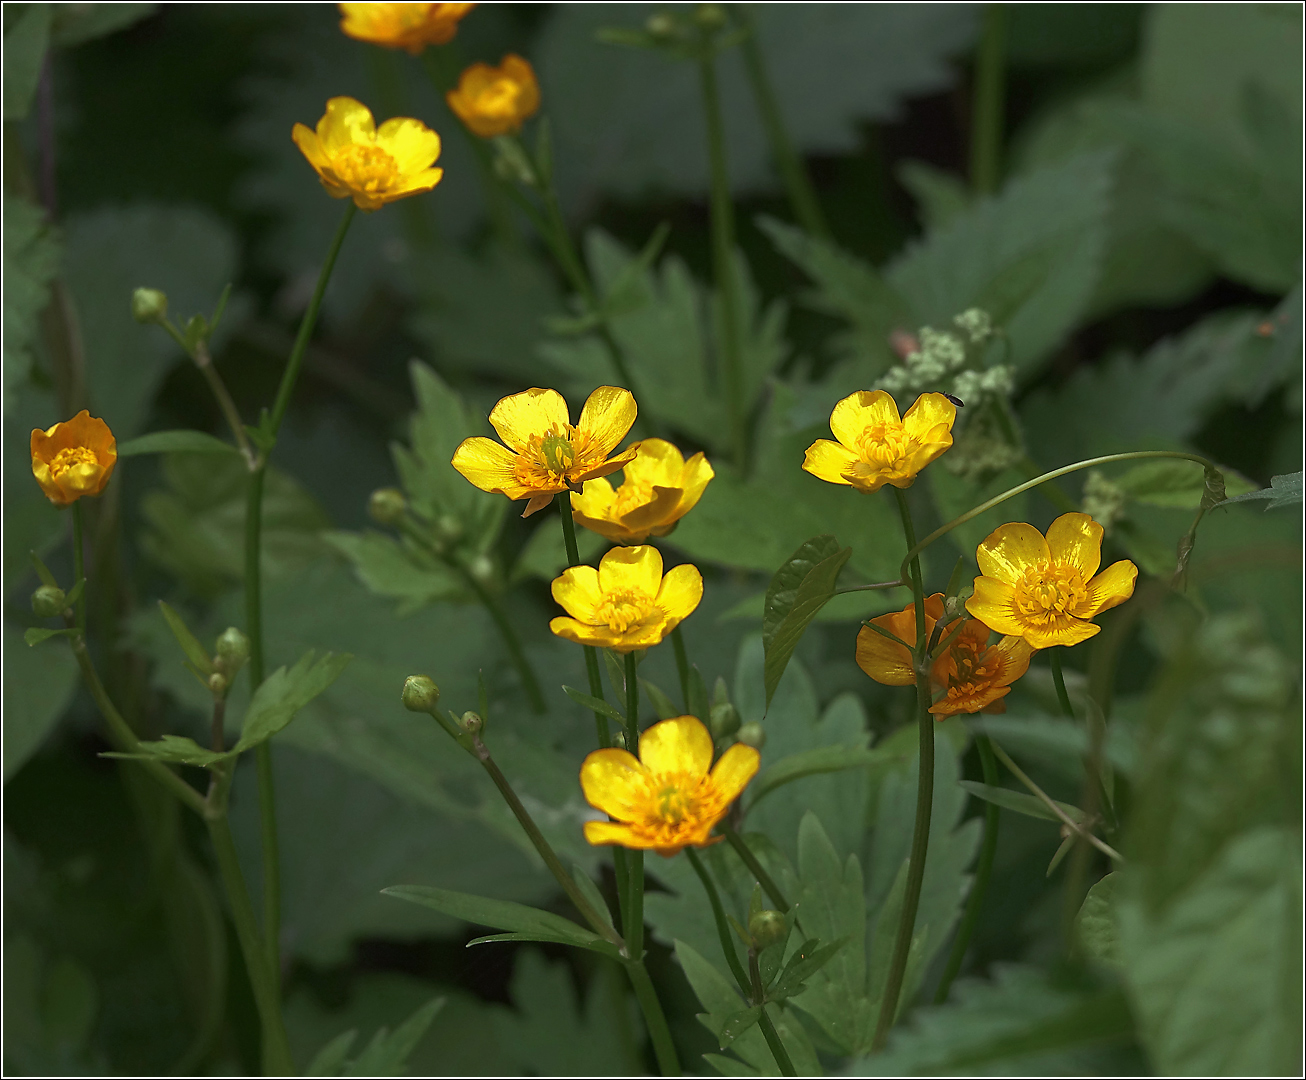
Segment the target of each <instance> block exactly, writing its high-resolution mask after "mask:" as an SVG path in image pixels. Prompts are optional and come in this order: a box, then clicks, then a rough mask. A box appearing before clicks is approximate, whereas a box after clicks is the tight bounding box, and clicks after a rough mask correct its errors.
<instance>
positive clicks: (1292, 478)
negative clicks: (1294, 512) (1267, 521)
mask: <svg viewBox="0 0 1306 1080" xmlns="http://www.w3.org/2000/svg"><path fill="white" fill-rule="evenodd" d="M1259 499H1264V500H1266V507H1265V509H1266V510H1277V509H1278V508H1279V507H1281V506H1296V505H1297V504H1298V503H1300V502H1301V501H1302V474H1301V473H1299V472H1295V473H1285V474H1283V475H1281V476H1271V477H1270V486H1269V487H1267V488H1261V489H1260V490H1259V491H1248V492H1245V493H1242V494H1239V495H1236V496H1234V497H1233V498H1231V499H1225V500H1224V501H1225V503H1237V502H1252V501H1253V500H1259Z"/></svg>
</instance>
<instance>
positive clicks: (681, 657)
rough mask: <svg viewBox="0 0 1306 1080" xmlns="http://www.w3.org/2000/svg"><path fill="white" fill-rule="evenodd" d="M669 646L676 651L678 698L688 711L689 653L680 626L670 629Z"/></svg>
mask: <svg viewBox="0 0 1306 1080" xmlns="http://www.w3.org/2000/svg"><path fill="white" fill-rule="evenodd" d="M671 647H672V648H673V649H675V651H676V674H677V675H678V676H679V678H680V700H681V701H682V702H684V706H685V712H689V655H688V654H687V653H686V652H685V639H684V638H683V637H682V636H681V634H680V626H679V624H677V625H676V628H675V629H674V630H672V631H671Z"/></svg>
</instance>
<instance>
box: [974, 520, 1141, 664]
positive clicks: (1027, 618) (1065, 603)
mask: <svg viewBox="0 0 1306 1080" xmlns="http://www.w3.org/2000/svg"><path fill="white" fill-rule="evenodd" d="M975 558H976V560H977V561H978V562H979V568H980V573H981V574H982V575H983V576H982V577H977V578H976V579H975V593H974V595H973V596H971V598H970V599H969V600H967V601H966V610H967V611H969V612H970V613H971V614H972V615H973V616H975V618H977V619H979V620H981V621H982V622H984V623H985V624H986V625H988V626H990V627H992V629H994V630H996V631H997V632H998V633H999V634H1014V635H1018V636H1020V637H1023V638H1024V639H1025V640H1026V641H1027V642H1029V644H1030V645H1032V646H1033V647H1034V648H1036V649H1046V648H1049V647H1050V646H1053V645H1077V644H1079V642H1081V641H1087V640H1088V639H1089V638H1091V637H1092V636H1093V635H1094V634H1096V633H1097V632H1098V631H1099V630H1100V629H1101V627H1099V626H1098V625H1096V624H1095V623H1093V622H1092V621H1090V620H1092V619H1093V618H1094V617H1095V616H1097V615H1099V614H1100V613H1101V612H1103V611H1106V610H1107V609H1109V608H1113V607H1115V606H1116V605H1117V604H1123V603H1124V602H1125V601H1126V600H1128V599H1129V598H1130V597H1131V596H1132V595H1133V594H1134V582H1135V581H1136V580H1137V578H1138V567H1137V566H1135V565H1134V564H1133V563H1132V562H1130V561H1129V560H1128V559H1121V560H1120V561H1119V562H1117V563H1113V564H1112V565H1111V566H1109V567H1107V568H1106V569H1105V570H1103V571H1102V573H1100V574H1098V573H1097V568H1098V567H1099V566H1100V565H1101V564H1102V526H1101V525H1099V524H1098V523H1097V522H1096V521H1094V520H1093V519H1092V518H1091V517H1089V516H1088V515H1087V514H1062V515H1061V516H1060V517H1059V518H1057V519H1056V521H1054V522H1053V523H1052V524H1051V526H1049V527H1048V534H1047V539H1044V538H1043V534H1042V533H1040V532H1039V531H1038V530H1037V529H1036V528H1034V526H1033V525H1025V524H1023V523H1020V522H1012V523H1010V524H1007V525H1000V526H998V528H996V529H994V530H993V532H991V533H990V534H989V535H988V537H987V538H985V540H984V542H983V543H981V544H980V546H979V548H978V549H977V550H976V552H975ZM1094 575H1096V576H1094Z"/></svg>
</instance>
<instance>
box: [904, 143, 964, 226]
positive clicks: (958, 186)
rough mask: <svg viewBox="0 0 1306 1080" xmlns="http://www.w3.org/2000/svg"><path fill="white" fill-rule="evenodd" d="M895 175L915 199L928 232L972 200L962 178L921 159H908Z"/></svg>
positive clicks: (947, 222) (950, 219) (946, 223)
mask: <svg viewBox="0 0 1306 1080" xmlns="http://www.w3.org/2000/svg"><path fill="white" fill-rule="evenodd" d="M897 174H898V179H899V180H900V181H901V182H902V186H903V187H905V188H906V189H907V190H908V191H909V192H910V193H911V196H912V198H913V199H915V200H916V205H917V207H918V209H919V212H920V216H921V220H922V222H923V223H924V225H925V228H926V229H927V230H928V231H930V232H935V231H937V230H938V229H942V228H945V227H947V225H949V224H950V223H951V222H952V221H953V219H954V218H956V217H958V216H960V215H961V214H963V213H965V211H966V210H968V209H969V208H970V206H971V204H972V203H973V202H974V199H975V196H974V192H973V190H972V189H971V186H970V185H969V184H968V183H967V182H966V181H965V180H963V179H962V178H961V177H959V176H956V175H955V174H953V173H950V172H946V171H944V170H943V169H938V168H935V167H934V166H933V165H930V164H927V163H926V162H924V161H914V160H911V159H908V160H907V161H904V162H903V163H902V164H901V165H899V166H898V168H897Z"/></svg>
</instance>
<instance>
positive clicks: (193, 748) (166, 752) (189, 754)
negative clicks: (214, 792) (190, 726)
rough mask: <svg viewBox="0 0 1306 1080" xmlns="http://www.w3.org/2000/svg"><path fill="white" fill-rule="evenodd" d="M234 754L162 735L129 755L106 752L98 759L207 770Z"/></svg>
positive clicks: (188, 739) (181, 737)
mask: <svg viewBox="0 0 1306 1080" xmlns="http://www.w3.org/2000/svg"><path fill="white" fill-rule="evenodd" d="M236 753H237V751H236V750H228V751H226V752H225V753H218V752H217V751H215V750H206V749H204V747H202V746H200V745H199V744H198V743H197V742H196V741H195V740H194V739H191V738H188V737H187V736H185V735H164V736H163V737H162V738H161V739H157V740H152V741H150V742H140V743H137V744H136V749H135V750H134V751H132V752H131V753H127V752H119V751H116V750H115V751H106V752H105V753H102V754H101V755H100V757H107V758H122V759H123V760H125V761H166V762H168V764H170V765H196V766H199V767H200V768H204V769H207V768H209V767H210V766H211V765H216V764H218V762H220V761H229V760H230V759H231V758H233V757H235V756H236Z"/></svg>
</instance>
